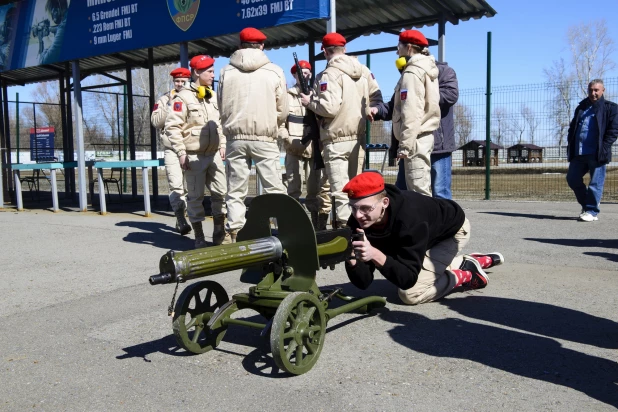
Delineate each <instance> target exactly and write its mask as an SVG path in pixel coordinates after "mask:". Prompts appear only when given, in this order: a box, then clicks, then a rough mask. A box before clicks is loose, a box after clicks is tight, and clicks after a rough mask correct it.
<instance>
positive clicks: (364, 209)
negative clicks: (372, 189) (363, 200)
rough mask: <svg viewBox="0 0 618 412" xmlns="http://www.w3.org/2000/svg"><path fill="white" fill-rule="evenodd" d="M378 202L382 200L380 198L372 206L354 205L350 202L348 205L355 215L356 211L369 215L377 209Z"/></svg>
mask: <svg viewBox="0 0 618 412" xmlns="http://www.w3.org/2000/svg"><path fill="white" fill-rule="evenodd" d="M378 203H380V200H378V201H377V202H375V203H374V204H373V205H371V206H369V205H361V206H353V205H351V204H349V203H348V207H349V208H350V211H351V212H352V214H353V215H355V214H356V212H361V214H363V215H368V214H369V213H371V212H373V211H374V210H375V209H376V207H377V206H378Z"/></svg>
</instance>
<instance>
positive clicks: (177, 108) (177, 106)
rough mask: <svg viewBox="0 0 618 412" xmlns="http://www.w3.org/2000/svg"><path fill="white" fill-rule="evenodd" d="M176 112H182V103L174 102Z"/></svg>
mask: <svg viewBox="0 0 618 412" xmlns="http://www.w3.org/2000/svg"><path fill="white" fill-rule="evenodd" d="M174 111H175V112H182V102H174Z"/></svg>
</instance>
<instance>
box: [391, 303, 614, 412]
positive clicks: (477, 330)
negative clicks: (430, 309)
mask: <svg viewBox="0 0 618 412" xmlns="http://www.w3.org/2000/svg"><path fill="white" fill-rule="evenodd" d="M465 300H468V299H465ZM468 303H469V304H474V303H473V302H471V301H470V302H468ZM476 306H478V307H479V308H480V309H483V310H485V308H484V306H483V304H482V302H480V301H478V303H477V304H476ZM480 309H479V310H480ZM380 316H381V318H382V319H384V320H385V321H388V322H391V323H393V324H395V326H394V327H393V329H391V330H390V331H389V334H390V335H391V337H392V339H393V340H394V341H395V342H397V343H399V344H400V345H402V346H405V347H407V348H409V349H411V350H414V351H417V352H420V353H424V354H427V355H430V356H435V357H442V358H456V359H467V360H470V361H472V362H477V363H480V364H483V365H486V366H489V367H491V368H495V369H499V370H502V371H505V372H508V373H512V374H515V375H519V376H523V377H526V378H530V379H536V380H539V381H544V382H549V383H552V384H555V385H561V386H564V387H567V388H572V389H574V390H576V391H579V392H582V393H585V394H586V395H588V396H590V397H592V398H594V399H597V400H599V401H600V402H604V403H606V404H609V405H612V406H614V407H616V406H618V391H616V383H615V382H618V364H616V362H613V361H610V360H607V359H603V358H599V357H596V356H591V355H586V354H583V353H579V352H577V351H574V350H571V349H566V348H564V347H562V346H561V345H560V343H558V342H556V341H555V340H553V339H550V338H545V337H539V336H534V335H530V334H527V333H522V332H517V331H512V330H507V329H502V328H499V327H496V326H488V325H480V324H476V323H472V322H468V321H465V320H461V319H454V318H446V319H440V320H433V319H429V318H427V317H425V316H423V315H419V314H415V313H410V312H400V311H391V312H385V313H383V314H381V315H380ZM528 321H531V322H532V321H533V320H530V319H529V320H528Z"/></svg>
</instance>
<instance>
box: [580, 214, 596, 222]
mask: <svg viewBox="0 0 618 412" xmlns="http://www.w3.org/2000/svg"><path fill="white" fill-rule="evenodd" d="M595 220H599V218H598V217H596V216H594V215H593V214H591V213H588V212H585V213H582V214H581V215H580V216H579V221H580V222H594V221H595Z"/></svg>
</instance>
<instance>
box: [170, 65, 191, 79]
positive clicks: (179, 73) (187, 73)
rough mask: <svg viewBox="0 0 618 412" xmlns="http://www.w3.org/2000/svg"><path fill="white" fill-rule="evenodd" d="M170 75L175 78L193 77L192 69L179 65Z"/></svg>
mask: <svg viewBox="0 0 618 412" xmlns="http://www.w3.org/2000/svg"><path fill="white" fill-rule="evenodd" d="M170 76H172V77H173V78H174V79H184V78H187V79H190V78H191V70H189V69H185V68H184V67H179V68H177V69H174V70H172V71H171V72H170Z"/></svg>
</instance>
